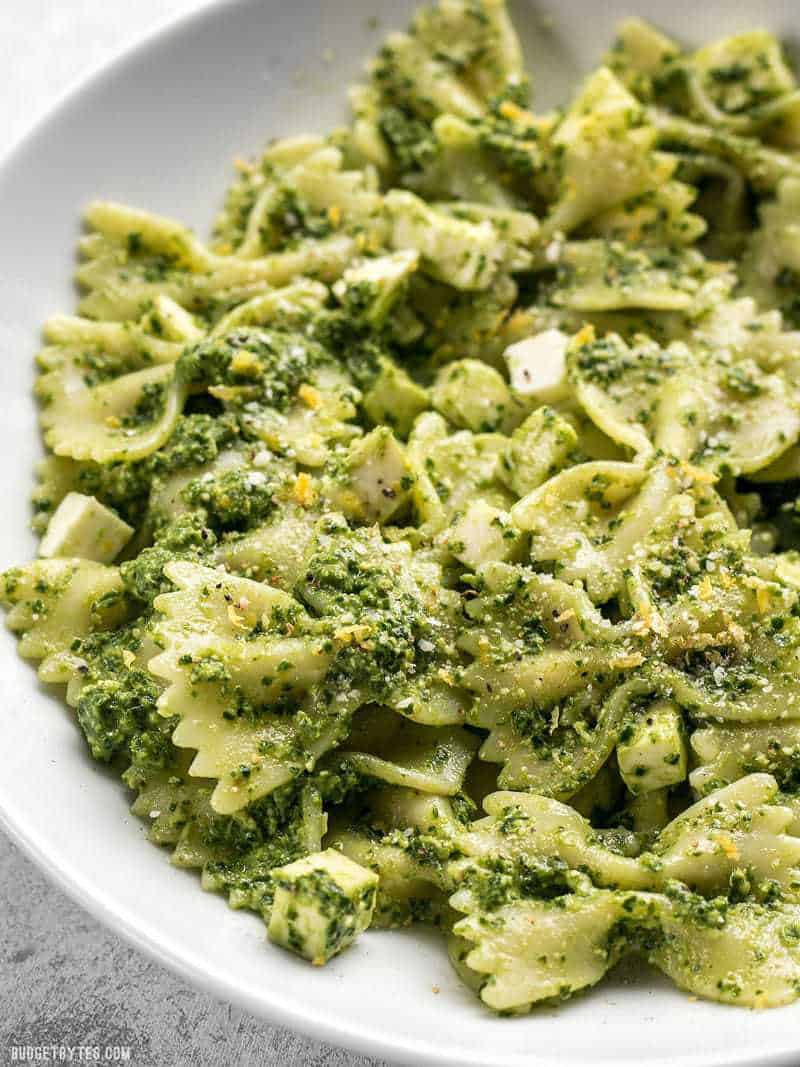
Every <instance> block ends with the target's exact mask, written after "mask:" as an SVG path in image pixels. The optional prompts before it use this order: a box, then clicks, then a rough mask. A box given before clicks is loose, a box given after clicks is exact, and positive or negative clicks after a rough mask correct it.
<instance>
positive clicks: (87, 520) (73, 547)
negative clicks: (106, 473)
mask: <svg viewBox="0 0 800 1067" xmlns="http://www.w3.org/2000/svg"><path fill="white" fill-rule="evenodd" d="M133 534H134V530H133V527H131V526H128V524H127V522H123V521H122V519H121V518H120V517H119V516H118V515H116V514H115V513H114V512H113V511H111V510H110V509H109V508H107V507H106V506H105V505H104V504H101V503H100V501H99V500H96V499H95V498H94V497H93V496H84V495H83V493H67V495H66V496H65V497H64V499H63V500H62V501H61V503H60V504H59V505H58V507H57V508H56V510H55V511H54V512H53V516H52V518H51V519H50V522H49V524H48V527H47V532H46V533H45V535H44V537H43V538H42V541H41V544H40V545H39V555H40V556H45V557H51V556H62V557H67V556H68V557H77V558H80V559H91V560H94V561H95V563H111V562H112V561H113V560H114V559H116V557H117V556H118V555H119V553H120V552H121V551H122V549H123V548H124V547H125V545H127V543H128V541H130V539H131V538H132V537H133Z"/></svg>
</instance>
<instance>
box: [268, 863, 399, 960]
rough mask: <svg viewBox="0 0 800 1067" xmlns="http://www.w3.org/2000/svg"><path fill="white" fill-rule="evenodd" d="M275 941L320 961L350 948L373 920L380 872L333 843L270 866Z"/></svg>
mask: <svg viewBox="0 0 800 1067" xmlns="http://www.w3.org/2000/svg"><path fill="white" fill-rule="evenodd" d="M272 876H273V878H274V879H275V899H274V901H273V904H272V913H271V915H270V920H269V927H268V933H269V937H270V940H271V941H274V942H275V944H277V945H281V946H282V947H283V948H288V949H290V950H291V951H292V952H296V953H297V954H298V955H300V956H305V958H306V959H308V960H311V962H312V963H313V964H315V965H316V966H321V965H322V964H323V963H327V962H328V960H329V959H330V958H331V957H332V956H335V955H336V954H337V952H341V951H342V949H344V948H346V947H347V946H348V945H349V944H350V943H351V942H352V941H353V940H354V939H355V938H356V937H357V936H358V935H359V934H360V933H362V932H363V931H364V930H366V929H367V927H368V926H369V924H370V922H371V921H372V912H373V910H374V908H375V898H376V896H377V891H378V876H377V874H375V872H374V871H369V870H367V869H366V867H362V866H361V865H360V864H359V863H355V862H353V860H351V859H348V858H347V856H344V855H342V853H341V852H337V850H336V849H333V848H329V849H326V850H325V851H324V852H315V853H314V854H313V855H312V856H306V857H305V858H304V859H300V860H295V862H294V863H289V864H287V865H286V866H285V867H278V868H276V869H275V870H273V871H272Z"/></svg>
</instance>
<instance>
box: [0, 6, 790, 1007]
mask: <svg viewBox="0 0 800 1067" xmlns="http://www.w3.org/2000/svg"><path fill="white" fill-rule="evenodd" d="M350 103H351V106H352V117H351V120H350V122H349V123H348V124H347V125H345V126H343V127H341V128H340V129H337V130H335V131H334V132H333V133H331V134H330V135H329V136H298V137H294V138H289V139H284V140H281V141H275V142H272V143H270V144H269V145H268V146H267V148H266V149H265V150H264V152H263V153H262V154H261V155H260V156H259V157H258V158H257V159H255V160H254V161H252V162H242V163H239V164H238V165H237V167H238V173H237V175H236V179H235V181H234V183H233V184H232V186H231V187H230V189H229V190H228V193H227V195H226V197H225V200H224V204H223V206H222V209H221V211H220V212H219V214H218V215H217V218H216V220H215V222H214V225H213V230H212V234H211V237H210V239H209V241H207V242H206V241H203V240H201V239H200V238H198V237H197V236H195V235H194V234H193V233H192V232H190V231H189V230H188V229H187V228H185V227H184V226H182V225H181V224H180V223H179V222H177V221H173V220H171V219H168V218H162V217H160V216H157V215H153V214H150V213H148V212H147V211H143V210H139V209H136V208H131V207H126V206H123V205H120V204H116V203H106V202H102V203H94V204H92V205H90V206H89V208H88V209H87V212H86V234H85V235H84V236H83V237H82V239H81V241H80V246H79V254H80V257H81V262H80V266H79V268H78V273H77V280H78V283H79V285H80V287H81V294H82V295H81V298H80V302H79V305H78V309H77V314H74V315H68V314H59V315H56V316H54V317H53V318H51V319H50V320H48V322H47V323H46V324H45V328H44V335H45V337H44V339H45V344H44V347H43V348H42V350H41V351H40V353H39V356H38V361H37V362H38V379H37V384H36V396H37V399H38V402H39V405H40V410H41V426H42V434H43V438H44V444H45V446H46V456H45V458H44V459H43V460H42V461H41V463H40V464H39V465H38V467H37V472H36V473H37V485H36V488H35V491H34V495H33V505H34V521H33V525H34V529H35V530H36V531H37V533H39V534H40V535H41V542H40V553H39V558H38V559H36V560H35V561H34V562H32V563H28V564H25V565H22V566H20V567H15V568H12V569H11V570H8V571H6V572H5V574H4V575H2V578H0V599H2V601H3V603H4V604H5V605H6V606H7V608H8V609H9V610H8V625H9V626H10V628H11V629H12V630H13V631H14V632H15V633H16V634H17V635H18V636H19V651H20V654H21V655H23V656H25V657H28V658H30V659H31V660H34V661H35V662H36V663H37V664H38V673H39V677H40V678H41V679H42V680H43V681H44V682H46V683H49V684H52V685H57V686H62V687H65V699H66V702H67V704H68V706H69V708H70V709H71V713H72V714H74V717H75V719H76V720H77V724H78V726H79V728H80V730H81V731H82V733H83V735H84V736H85V739H86V743H87V748H88V750H89V752H90V754H91V756H92V757H94V758H95V759H97V760H99V761H102V762H105V763H108V764H111V765H113V766H114V767H115V768H117V769H118V770H119V772H120V774H121V776H122V779H123V782H124V784H125V786H126V787H127V788H128V789H129V790H130V791H131V793H132V794H133V796H134V799H133V802H132V807H133V811H134V812H135V813H136V814H137V815H138V816H140V817H141V818H142V820H143V821H144V822H145V824H146V826H147V834H148V836H149V838H150V840H151V841H153V842H154V843H156V844H158V845H160V846H163V847H165V848H167V849H169V850H170V857H171V861H172V863H173V864H175V865H176V866H180V867H186V868H193V869H196V870H198V871H199V872H200V877H201V883H202V886H203V888H205V889H207V890H211V891H215V892H219V893H222V894H224V895H225V896H226V897H227V899H228V901H229V903H230V905H231V906H232V907H233V908H244V909H249V910H251V911H254V912H256V913H257V914H259V915H260V916H261V917H262V918H263V920H264V922H265V924H266V926H267V929H268V933H269V937H270V938H271V939H272V940H273V941H274V942H275V943H277V944H279V945H282V946H283V947H285V948H287V949H290V950H291V951H294V952H296V953H299V954H300V955H302V956H305V957H306V958H308V959H309V960H311V961H312V962H314V963H316V964H321V963H325V962H326V961H327V960H328V959H330V958H331V957H332V956H334V955H335V954H337V953H339V952H340V951H342V950H344V949H345V948H346V947H347V946H348V945H349V944H350V943H351V942H353V941H354V940H355V939H356V938H358V937H359V936H361V935H362V934H363V933H364V931H365V930H367V928H368V927H369V926H370V925H372V926H374V927H382V928H387V927H388V928H391V927H399V926H407V925H410V924H427V925H429V926H433V927H435V928H437V929H438V930H440V931H441V933H442V935H443V946H446V951H448V952H449V954H450V958H451V959H452V962H453V966H454V968H455V970H456V973H457V974H458V975H459V976H460V977H461V978H462V979H463V980H464V981H465V982H466V983H467V984H468V985H469V986H470V988H472V989H473V990H475V991H476V993H477V994H478V995H479V996H480V998H481V1000H482V1001H483V1003H484V1004H485V1005H487V1006H488V1007H489V1008H491V1009H493V1010H494V1011H497V1012H501V1013H520V1012H525V1011H528V1010H530V1009H531V1008H532V1007H533V1006H534V1005H536V1004H538V1003H540V1002H551V1001H553V1000H560V999H564V998H566V997H569V996H571V995H573V994H575V993H577V992H579V991H581V990H584V989H586V988H587V987H589V986H592V985H594V984H596V983H598V982H599V981H600V980H601V979H602V978H603V976H604V975H605V974H606V973H607V972H608V971H609V970H610V969H611V968H612V967H614V966H615V964H616V963H617V962H618V961H619V960H620V959H622V958H623V957H625V956H628V955H631V954H633V955H638V956H640V957H642V958H643V959H645V960H647V961H648V962H649V963H650V964H651V965H652V966H653V967H654V968H657V969H658V970H660V971H662V972H663V973H664V974H666V975H667V976H668V977H669V978H670V979H671V980H672V981H674V982H675V983H676V984H677V985H678V986H679V987H681V988H682V989H685V990H686V991H688V992H690V993H692V994H695V995H699V996H703V997H707V998H710V999H712V1000H717V1001H722V1002H726V1003H732V1004H740V1005H747V1006H751V1007H770V1006H774V1005H780V1004H784V1003H787V1002H789V1001H792V1000H794V999H796V998H797V997H798V996H800V690H799V689H798V677H800V224H798V222H797V215H798V210H799V209H800V86H798V83H797V80H796V77H795V74H794V73H793V71H792V69H791V67H790V66H789V64H788V63H787V61H786V59H785V57H784V54H783V51H782V49H781V45H780V43H779V42H778V41H777V40H776V39H775V38H774V37H773V36H772V35H770V34H769V33H767V32H766V31H763V30H757V31H752V32H745V33H740V34H738V35H736V36H732V37H728V38H725V39H723V40H720V41H717V42H713V43H711V44H707V45H705V46H703V47H701V48H699V49H697V50H691V49H687V48H685V47H684V46H683V45H681V44H679V43H678V42H676V41H673V40H671V39H670V38H668V37H666V36H665V35H664V34H662V33H661V32H660V31H659V30H657V29H656V28H655V27H652V26H649V25H647V24H645V23H644V22H642V21H640V20H637V19H630V20H628V21H626V22H625V23H624V24H623V25H622V26H620V28H619V32H618V36H617V39H616V41H615V42H614V43H613V45H612V46H611V48H610V49H609V51H608V52H607V54H606V55H605V57H604V58H603V60H602V62H601V65H600V67H599V68H598V69H597V70H596V71H595V72H594V73H592V74H590V75H589V76H588V77H587V78H586V80H585V81H584V83H583V84H582V85H581V86H579V87H578V88H577V90H576V93H575V95H574V98H573V99H572V100H571V101H567V102H566V104H565V106H564V107H563V108H561V109H558V110H555V111H551V112H547V113H537V112H536V111H534V110H532V109H531V105H530V85H529V80H528V76H527V74H526V71H525V65H524V61H523V54H522V49H521V46H520V43H519V41H518V39H517V36H516V33H515V30H514V27H513V25H512V23H511V21H510V18H509V15H508V13H507V11H506V8H505V3H504V0H440V2H439V4H438V6H437V7H434V8H430V9H424V10H421V11H419V12H418V13H417V14H416V15H415V17H414V19H413V21H412V24H411V26H410V27H409V28H408V30H407V31H406V32H398V33H393V34H391V35H390V36H389V38H388V39H387V41H386V43H385V45H384V47H383V48H382V49H381V50H380V52H379V53H378V55H377V56H376V57H375V59H374V60H373V61H372V62H371V63H370V64H369V66H368V67H367V70H366V74H365V80H364V82H363V84H361V85H358V86H356V87H355V88H353V89H352V90H351V92H350ZM367 936H369V935H367Z"/></svg>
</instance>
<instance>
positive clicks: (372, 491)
mask: <svg viewBox="0 0 800 1067" xmlns="http://www.w3.org/2000/svg"><path fill="white" fill-rule="evenodd" d="M414 481H415V478H414V474H413V471H412V469H411V466H410V464H409V461H408V457H407V455H406V452H405V449H404V448H403V446H402V445H401V444H400V442H399V441H398V440H397V438H396V437H395V436H394V434H393V433H392V431H391V430H389V429H388V428H387V427H386V426H379V427H378V428H377V429H375V430H373V431H372V432H371V433H368V434H367V435H366V437H362V438H361V439H360V440H359V441H356V442H355V443H354V444H353V445H351V446H350V450H349V454H348V456H347V459H346V460H345V473H344V479H343V480H342V482H341V483H340V484H339V485H337V486H333V487H331V490H330V494H331V497H332V499H333V500H334V501H335V503H336V505H337V506H338V507H340V508H341V509H342V511H344V512H345V514H347V515H348V517H349V518H354V519H358V520H360V521H364V522H380V523H384V522H386V521H387V520H388V519H390V518H391V517H392V516H393V515H394V514H395V513H396V512H398V511H399V510H400V508H401V507H402V506H403V505H404V504H405V503H407V501H408V499H409V489H410V488H411V486H412V485H413V484H414Z"/></svg>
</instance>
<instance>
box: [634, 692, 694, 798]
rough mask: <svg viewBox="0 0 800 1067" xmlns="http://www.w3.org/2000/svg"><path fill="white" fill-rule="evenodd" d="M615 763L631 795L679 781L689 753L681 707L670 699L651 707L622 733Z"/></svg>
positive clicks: (682, 775)
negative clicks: (616, 762)
mask: <svg viewBox="0 0 800 1067" xmlns="http://www.w3.org/2000/svg"><path fill="white" fill-rule="evenodd" d="M617 761H618V763H619V771H620V774H621V775H622V779H623V781H624V782H625V785H626V786H627V787H628V789H629V790H630V791H631V793H633V794H634V795H638V794H639V793H649V792H651V791H652V790H653V789H663V788H665V787H666V786H670V785H677V783H678V782H682V781H683V779H684V778H685V777H686V773H687V769H688V752H687V748H686V735H685V731H684V728H683V716H682V715H681V711H680V708H678V707H677V706H676V705H675V704H673V703H672V702H671V701H669V700H658V701H656V702H655V703H654V704H651V706H650V707H649V708H648V709H647V710H646V711H645V712H644V713H643V714H642V715H641V716H640V718H639V719H638V720H637V721H636V722H635V723H634V724H633V725H632V726H629V727H628V728H627V729H626V730H624V731H623V735H622V738H621V739H620V741H619V743H618V744H617Z"/></svg>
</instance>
